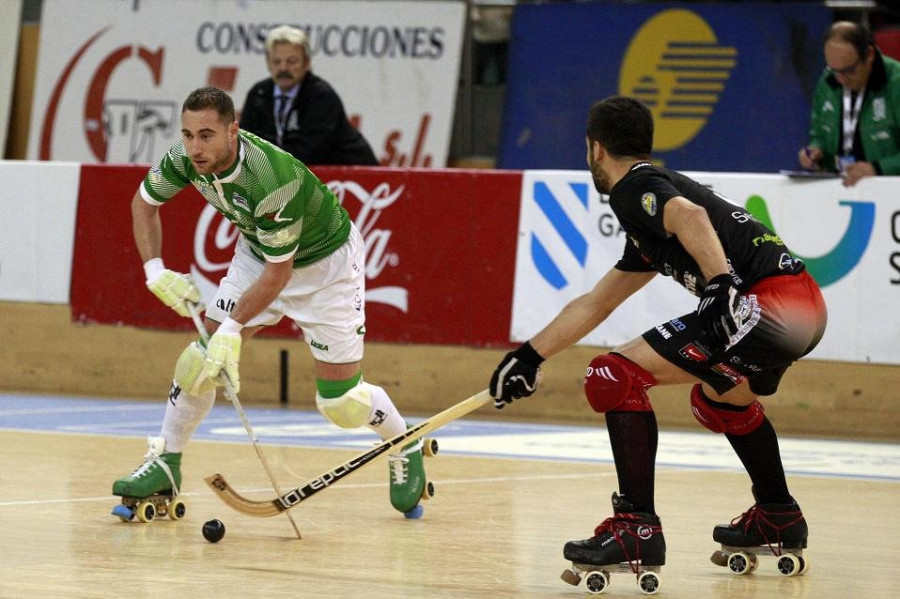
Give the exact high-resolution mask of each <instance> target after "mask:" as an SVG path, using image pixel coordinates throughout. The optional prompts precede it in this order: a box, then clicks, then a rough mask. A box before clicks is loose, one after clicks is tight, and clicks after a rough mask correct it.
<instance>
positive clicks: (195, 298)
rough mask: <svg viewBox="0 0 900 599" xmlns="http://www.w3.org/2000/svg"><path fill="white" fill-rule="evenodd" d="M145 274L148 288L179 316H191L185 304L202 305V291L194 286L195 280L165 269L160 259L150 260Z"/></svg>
mask: <svg viewBox="0 0 900 599" xmlns="http://www.w3.org/2000/svg"><path fill="white" fill-rule="evenodd" d="M144 272H145V273H146V275H147V288H148V289H149V290H150V291H152V292H153V295H155V296H156V297H158V298H159V299H160V301H162V303H164V304H165V305H167V306H169V307H170V308H172V309H173V310H175V312H177V313H178V315H179V316H186V317H188V316H190V315H191V313H190V312H188V309H187V305H185V302H192V303H195V304H199V303H200V290H199V289H198V288H197V286H196V285H194V279H193V278H191V276H190V275H185V274H181V273H178V272H175V271H174V270H169V269H167V268H165V267H164V266H163V264H162V260H160V259H159V258H154V259H152V260H148V261H147V263H146V264H144Z"/></svg>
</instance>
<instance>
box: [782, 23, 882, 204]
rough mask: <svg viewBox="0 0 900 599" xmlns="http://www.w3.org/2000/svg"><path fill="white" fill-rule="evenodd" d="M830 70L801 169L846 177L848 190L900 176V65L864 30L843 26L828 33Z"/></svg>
mask: <svg viewBox="0 0 900 599" xmlns="http://www.w3.org/2000/svg"><path fill="white" fill-rule="evenodd" d="M825 64H826V67H825V71H824V72H823V73H822V76H821V77H820V78H819V82H818V83H817V84H816V89H815V91H814V93H813V98H812V115H811V118H810V127H809V143H808V144H807V145H806V146H804V147H802V148H800V152H799V159H800V165H801V166H802V167H803V168H805V169H808V170H816V171H817V170H825V171H832V172H837V173H840V174H841V176H842V177H843V178H844V185H845V186H848V187H849V186H851V185H855V184H856V183H857V182H858V181H859V180H860V179H862V178H863V177H871V176H873V175H900V62H897V61H896V60H894V59H892V58H889V57H887V56H884V55H882V54H881V52H880V51H879V50H878V48H877V47H876V46H875V40H874V39H873V38H872V34H871V33H870V32H869V30H868V29H866V28H865V27H864V26H862V25H858V24H856V23H852V22H849V21H838V22H836V23H834V24H832V25H831V26H830V27H829V28H828V30H827V31H826V32H825Z"/></svg>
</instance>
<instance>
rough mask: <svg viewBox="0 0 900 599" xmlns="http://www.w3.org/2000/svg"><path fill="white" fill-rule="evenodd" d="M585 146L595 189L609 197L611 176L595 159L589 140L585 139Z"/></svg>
mask: <svg viewBox="0 0 900 599" xmlns="http://www.w3.org/2000/svg"><path fill="white" fill-rule="evenodd" d="M584 142H585V145H586V146H587V163H588V168H590V169H591V178H592V179H593V180H594V188H595V189H596V190H597V191H598V192H599V193H601V194H603V195H609V189H610V184H609V175H607V174H606V172H605V171H604V170H603V167H602V166H600V161H599V160H595V159H594V151H593V149H592V148H591V142H590V140H589V139H588V138H586V137H585V138H584Z"/></svg>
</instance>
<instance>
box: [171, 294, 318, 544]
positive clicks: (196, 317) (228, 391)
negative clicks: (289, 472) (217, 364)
mask: <svg viewBox="0 0 900 599" xmlns="http://www.w3.org/2000/svg"><path fill="white" fill-rule="evenodd" d="M185 303H186V304H187V308H188V312H190V314H191V320H193V321H194V326H195V327H196V328H197V332H198V333H200V337H201V338H202V339H203V343H207V342H209V333H208V332H207V330H206V327H205V326H204V325H203V321H202V320H201V319H200V307H199V306H198V305H197V304H195V303H192V302H185ZM219 378H220V380H221V381H222V383H223V384H224V387H225V397H226V398H227V399H228V401H230V402H231V404H232V405H233V406H234V409H235V411H236V412H237V413H238V416H239V417H240V419H241V422H243V423H244V429H246V431H247V434H248V435H249V436H250V442H251V443H253V449H255V450H256V455H257V456H259V461H260V462H262V465H263V468H264V469H265V471H266V474H267V475H268V476H269V481H270V482H271V483H272V488H273V489H275V492H276V493H278V494H279V495H281V489H280V487H279V486H278V483H277V482H275V475H274V474H272V469H271V468H270V467H269V461H268V460H267V459H266V456H265V454H264V453H263V452H262V448H261V447H260V446H259V441H258V440H257V438H256V432H254V430H253V427H252V426H250V420H249V419H248V418H247V413H246V412H244V408H243V407H242V406H241V400H240V399H238V396H237V393H236V392H235V391H234V385H232V384H231V379H229V378H228V375H227V374H225V372H224V371H223V372H222V373H221V374H220V375H219ZM286 515H287V517H288V520H290V521H291V526H293V527H294V532H296V533H297V538H298V539H302V538H303V537H302V536H300V529H299V528H298V527H297V523H296V522H294V517H293V516H291V514H290V513H287V514H286Z"/></svg>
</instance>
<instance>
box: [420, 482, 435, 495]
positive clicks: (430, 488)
mask: <svg viewBox="0 0 900 599" xmlns="http://www.w3.org/2000/svg"><path fill="white" fill-rule="evenodd" d="M432 497H434V483H433V482H431V481H428V482H427V483H425V488H424V489H422V499H431V498H432Z"/></svg>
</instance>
